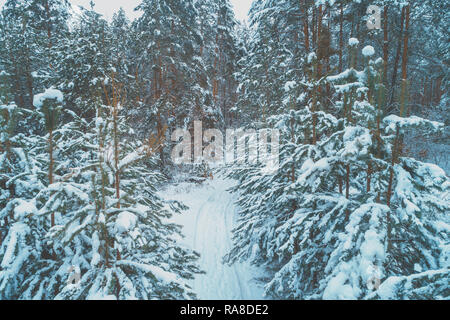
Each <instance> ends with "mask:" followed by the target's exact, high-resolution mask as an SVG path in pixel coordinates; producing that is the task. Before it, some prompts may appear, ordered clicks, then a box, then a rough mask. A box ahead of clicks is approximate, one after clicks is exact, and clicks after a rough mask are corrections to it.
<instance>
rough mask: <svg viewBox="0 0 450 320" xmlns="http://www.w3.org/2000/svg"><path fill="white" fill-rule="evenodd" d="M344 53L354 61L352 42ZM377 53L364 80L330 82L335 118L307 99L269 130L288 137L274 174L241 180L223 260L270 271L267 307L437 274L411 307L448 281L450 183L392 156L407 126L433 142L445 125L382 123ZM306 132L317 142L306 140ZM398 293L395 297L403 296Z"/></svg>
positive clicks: (387, 118)
mask: <svg viewBox="0 0 450 320" xmlns="http://www.w3.org/2000/svg"><path fill="white" fill-rule="evenodd" d="M349 45H350V51H351V52H352V54H351V56H352V55H353V56H354V55H355V53H356V50H357V49H356V48H357V46H358V40H356V39H351V40H350V41H349ZM374 53H375V52H374V49H373V48H372V47H366V48H364V49H363V56H365V59H366V65H367V67H366V69H365V70H364V71H357V70H355V69H354V66H355V65H354V64H353V63H354V62H351V68H349V69H347V70H345V71H344V72H342V73H341V74H339V75H337V76H332V77H328V81H331V82H332V83H334V84H335V88H336V94H339V95H340V96H341V97H342V102H339V103H337V104H336V109H337V113H336V115H333V114H330V113H327V112H323V111H315V112H314V111H312V105H313V104H315V103H317V101H315V100H316V99H315V98H314V93H313V94H312V95H313V97H312V98H311V102H310V105H309V106H308V107H307V108H305V109H303V110H300V111H297V112H296V111H294V110H292V111H290V112H289V113H287V114H286V115H282V116H275V117H273V120H272V119H271V120H272V121H274V123H275V126H276V127H278V128H280V129H281V130H282V132H284V134H283V136H284V141H283V142H284V144H283V146H282V152H281V155H280V156H281V159H282V161H281V169H280V171H279V172H278V174H276V175H275V176H264V175H261V174H260V173H259V171H255V172H256V174H255V173H252V172H244V173H243V174H242V173H240V174H238V177H239V178H240V182H241V183H240V184H239V186H238V187H237V188H236V190H237V191H239V192H240V193H241V198H240V199H239V201H238V203H239V205H240V206H241V208H242V210H241V218H240V224H239V226H238V227H237V229H236V230H235V247H234V249H233V250H232V251H231V253H230V255H229V256H228V260H229V261H232V262H233V261H238V260H240V259H250V260H251V261H253V262H255V263H266V264H267V266H268V267H269V268H270V269H271V270H273V272H274V274H273V279H272V280H271V281H269V283H268V284H267V286H266V293H267V294H269V295H271V296H273V297H276V298H283V299H284V298H288V299H298V298H316V299H321V298H325V299H360V298H365V297H367V296H368V295H369V294H370V293H371V289H373V288H374V286H376V288H378V285H379V284H378V285H377V284H376V282H377V281H379V282H382V283H384V282H383V281H388V282H389V283H391V282H393V280H391V278H390V277H396V276H408V275H410V274H412V273H414V272H424V271H425V270H427V271H430V272H431V274H433V272H435V271H434V270H439V269H442V270H441V271H436V272H438V273H439V274H440V275H441V276H440V277H432V276H431V274H430V276H429V277H428V276H427V275H423V276H422V277H421V279H422V283H421V286H424V287H426V288H427V289H424V290H423V292H422V291H420V290H418V291H416V292H415V294H416V296H415V297H420V293H422V294H423V295H422V296H421V297H422V298H426V297H427V296H430V295H434V294H436V295H437V294H442V288H441V287H440V286H439V285H433V284H432V283H430V282H432V281H442V279H443V278H444V277H445V275H446V274H448V272H447V273H446V271H445V270H447V269H446V268H448V261H447V260H448V257H446V256H445V255H446V248H447V247H448V227H447V226H448V224H447V223H448V218H447V217H446V216H445V213H446V212H447V211H448V209H449V208H448V188H449V180H448V177H447V176H446V174H445V172H444V171H443V170H442V169H439V168H438V167H436V166H434V165H431V164H426V163H421V162H419V161H417V160H414V159H411V158H408V157H407V156H403V155H402V156H401V155H400V151H399V150H398V148H399V144H400V142H399V137H400V136H401V132H403V130H405V129H406V128H407V127H410V126H416V127H418V128H421V129H423V130H425V132H427V131H428V132H430V131H433V130H439V129H440V127H441V124H439V123H435V122H431V121H428V120H424V119H421V118H417V117H409V118H400V117H398V116H394V115H386V114H384V113H383V110H382V109H381V108H382V107H383V106H384V102H383V96H384V95H385V90H384V87H383V85H382V82H381V81H380V80H381V79H382V75H381V74H380V73H379V72H378V71H377V70H378V68H381V69H382V65H383V64H382V61H380V60H378V61H373V60H372V59H371V56H372V55H373V54H374ZM350 60H351V61H354V60H352V59H350ZM311 61H312V63H313V64H314V63H317V62H314V61H315V56H312V57H311ZM377 79H378V81H377ZM313 88H314V90H317V87H316V86H314V85H313ZM377 97H379V98H377ZM380 109H381V110H380ZM316 110H317V109H316ZM311 126H312V127H313V128H311ZM308 129H309V130H308ZM308 131H309V132H311V131H312V132H313V134H312V138H311V133H309V134H307V135H304V136H302V133H303V132H308ZM314 131H315V133H314ZM399 132H400V134H399ZM268 185H270V188H267V186H268ZM387 204H388V205H387ZM405 251H407V252H409V253H408V254H406V255H404V254H403V253H404V252H405ZM427 281H428V282H427ZM373 282H375V284H373ZM396 285H397V287H396V288H397V289H396V290H398V292H397V293H396V294H397V295H398V296H406V295H407V294H408V293H407V292H403V291H402V290H407V288H408V287H407V286H403V287H400V286H401V282H400V281H399V282H397V283H396ZM402 288H403V289H402ZM433 289H434V290H436V292H432V291H429V290H433Z"/></svg>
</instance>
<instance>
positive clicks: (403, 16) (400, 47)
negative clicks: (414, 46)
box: [389, 7, 405, 104]
mask: <svg viewBox="0 0 450 320" xmlns="http://www.w3.org/2000/svg"><path fill="white" fill-rule="evenodd" d="M404 23H405V7H403V8H402V15H401V18H400V35H399V37H398V46H397V53H396V55H395V60H394V68H393V70H392V82H391V90H392V91H391V98H390V100H389V102H390V104H392V103H393V102H394V97H395V83H396V82H397V69H398V64H399V62H400V56H401V52H402V36H403V25H404Z"/></svg>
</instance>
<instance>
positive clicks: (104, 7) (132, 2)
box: [0, 0, 253, 20]
mask: <svg viewBox="0 0 450 320" xmlns="http://www.w3.org/2000/svg"><path fill="white" fill-rule="evenodd" d="M252 1H253V0H231V3H232V4H233V7H234V11H235V13H236V18H237V19H238V20H245V19H247V13H248V10H249V9H250V5H251V3H252ZM5 2H6V0H0V7H1V6H3V4H4V3H5ZM140 2H141V0H95V1H94V3H95V10H96V11H97V12H99V13H101V14H103V15H105V17H106V18H107V19H110V18H111V17H112V15H113V14H114V12H116V11H117V10H119V8H120V7H123V8H124V10H125V11H126V13H127V16H128V17H129V18H131V19H133V18H135V17H137V16H138V13H137V12H135V11H134V8H136V6H137V5H138V4H139V3H140ZM70 3H71V4H72V6H73V7H74V8H75V9H76V8H77V6H79V5H81V6H83V7H86V8H89V3H90V0H70Z"/></svg>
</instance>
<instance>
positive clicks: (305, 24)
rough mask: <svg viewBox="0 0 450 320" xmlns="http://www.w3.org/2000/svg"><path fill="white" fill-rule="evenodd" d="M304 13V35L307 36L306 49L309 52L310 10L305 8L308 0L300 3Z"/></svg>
mask: <svg viewBox="0 0 450 320" xmlns="http://www.w3.org/2000/svg"><path fill="white" fill-rule="evenodd" d="M300 7H301V10H302V15H303V35H304V37H305V51H306V53H309V26H308V10H305V7H306V0H303V6H302V5H300Z"/></svg>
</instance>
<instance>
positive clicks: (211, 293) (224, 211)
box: [164, 178, 263, 300]
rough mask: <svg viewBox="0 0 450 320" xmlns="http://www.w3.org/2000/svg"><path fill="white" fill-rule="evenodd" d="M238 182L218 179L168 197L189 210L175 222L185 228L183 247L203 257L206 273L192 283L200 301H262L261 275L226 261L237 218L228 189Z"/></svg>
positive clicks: (178, 189)
mask: <svg viewBox="0 0 450 320" xmlns="http://www.w3.org/2000/svg"><path fill="white" fill-rule="evenodd" d="M233 184H234V182H233V181H230V180H223V179H220V178H216V179H215V180H212V181H207V182H205V183H204V184H203V185H200V186H199V185H194V184H188V183H183V184H181V185H179V186H175V187H173V188H169V189H168V190H166V192H165V194H164V197H166V198H168V199H176V200H179V201H181V202H183V203H184V204H186V205H187V206H189V210H188V211H187V212H186V213H183V214H182V215H179V216H177V217H175V218H174V222H175V223H177V224H180V225H182V226H183V232H184V233H185V235H186V238H185V239H184V240H183V243H184V244H185V245H187V246H189V247H191V248H192V249H194V250H195V251H197V252H198V253H200V259H199V265H200V267H201V268H202V270H204V271H205V272H206V274H204V275H197V276H196V277H195V279H194V280H193V281H192V282H191V285H192V287H193V289H194V291H195V292H196V293H197V296H198V298H199V299H205V300H212V299H219V300H253V299H262V298H263V297H262V292H263V290H262V286H261V285H260V284H258V283H256V281H255V280H254V278H255V277H258V276H260V273H259V272H258V271H257V270H255V267H251V266H249V265H247V264H242V263H236V264H233V265H232V266H228V265H225V264H223V263H222V258H223V257H224V256H225V255H226V254H227V253H228V252H229V250H230V249H231V247H232V232H231V230H232V229H233V227H234V223H235V220H236V219H235V217H236V206H235V203H234V197H233V195H232V194H230V193H229V192H228V191H227V189H228V188H230V187H231V186H233Z"/></svg>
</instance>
